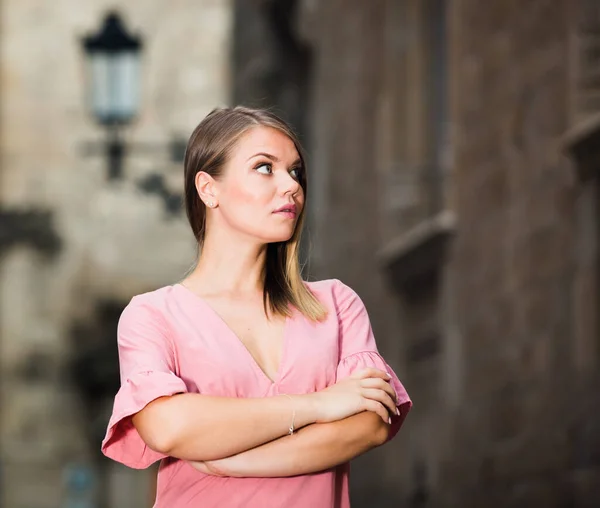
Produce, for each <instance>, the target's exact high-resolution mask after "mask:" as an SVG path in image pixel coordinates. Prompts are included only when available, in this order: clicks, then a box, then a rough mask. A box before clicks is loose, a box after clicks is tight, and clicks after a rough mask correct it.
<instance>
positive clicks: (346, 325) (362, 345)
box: [335, 281, 412, 439]
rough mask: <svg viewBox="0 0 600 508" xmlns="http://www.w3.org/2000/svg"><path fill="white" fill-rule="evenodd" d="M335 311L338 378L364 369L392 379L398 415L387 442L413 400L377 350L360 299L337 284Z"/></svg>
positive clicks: (403, 418) (393, 421) (404, 417)
mask: <svg viewBox="0 0 600 508" xmlns="http://www.w3.org/2000/svg"><path fill="white" fill-rule="evenodd" d="M336 283H337V288H336V292H335V295H336V308H337V316H338V322H339V341H340V348H339V349H340V361H339V364H338V367H337V379H343V378H345V377H348V376H350V375H352V374H353V373H354V372H356V371H359V370H361V369H364V368H367V367H374V368H377V369H380V370H384V371H386V372H387V373H388V374H390V376H391V380H390V383H391V385H392V387H393V388H394V390H395V391H396V394H397V396H398V409H399V411H400V415H399V416H392V426H391V429H390V436H389V439H392V438H393V437H394V436H395V435H396V434H397V433H398V431H399V430H400V427H401V426H402V424H403V423H404V420H405V419H406V416H407V415H408V412H409V411H410V409H411V407H412V401H411V400H410V397H409V396H408V393H407V392H406V390H405V388H404V386H403V385H402V383H401V382H400V379H399V378H398V376H397V375H396V373H395V372H394V371H393V370H392V368H391V367H390V366H389V365H388V364H387V363H386V361H385V360H384V359H383V357H382V356H381V355H380V354H379V352H378V350H377V344H376V343H375V337H374V336H373V330H372V328H371V322H370V320H369V315H368V313H367V309H366V308H365V306H364V304H363V302H362V300H361V299H360V297H359V296H358V295H357V294H356V292H354V291H353V290H352V289H351V288H349V287H348V286H346V285H344V284H343V283H341V282H339V281H336Z"/></svg>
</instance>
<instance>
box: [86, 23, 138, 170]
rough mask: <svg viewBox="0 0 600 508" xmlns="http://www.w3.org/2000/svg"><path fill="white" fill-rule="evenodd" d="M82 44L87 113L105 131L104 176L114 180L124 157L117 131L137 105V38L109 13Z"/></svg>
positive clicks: (130, 119)
mask: <svg viewBox="0 0 600 508" xmlns="http://www.w3.org/2000/svg"><path fill="white" fill-rule="evenodd" d="M82 43H83V48H84V51H85V54H86V57H87V65H86V67H87V79H88V90H89V91H88V100H89V102H90V107H91V112H92V114H93V115H94V117H95V118H96V120H97V121H98V122H99V123H100V124H101V125H103V126H105V127H106V129H107V131H108V140H107V143H106V151H107V156H108V176H109V179H118V178H121V176H122V174H123V158H124V156H125V145H124V143H123V140H122V138H121V129H122V127H124V126H126V125H128V124H130V123H131V122H132V120H133V119H134V118H135V117H136V116H137V114H138V110H139V105H140V53H141V49H142V42H141V38H140V37H139V36H133V35H131V34H129V33H127V31H126V29H125V27H124V25H123V22H122V21H121V18H120V16H119V15H118V14H117V13H116V12H110V13H108V15H107V16H106V18H105V19H104V24H103V25H102V27H101V28H100V30H99V32H98V33H97V34H93V35H89V36H87V37H84V38H83V41H82Z"/></svg>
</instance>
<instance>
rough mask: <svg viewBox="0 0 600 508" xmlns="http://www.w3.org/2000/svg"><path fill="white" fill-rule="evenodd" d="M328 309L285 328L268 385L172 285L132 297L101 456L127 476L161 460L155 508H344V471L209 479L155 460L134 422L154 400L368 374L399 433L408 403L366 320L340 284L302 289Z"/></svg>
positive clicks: (210, 316)
mask: <svg viewBox="0 0 600 508" xmlns="http://www.w3.org/2000/svg"><path fill="white" fill-rule="evenodd" d="M307 284H308V286H309V288H310V289H311V291H312V292H313V293H314V294H315V295H316V296H317V297H318V298H319V300H320V301H321V302H323V303H324V304H325V305H326V306H327V307H328V308H329V309H330V312H329V315H328V317H327V319H326V320H325V321H323V322H321V323H318V324H315V323H312V322H310V321H308V320H307V319H305V318H304V317H303V316H302V315H301V314H300V313H298V312H295V313H294V315H293V316H292V317H291V318H290V319H288V320H287V322H286V326H285V331H284V346H283V355H282V361H281V365H280V367H279V372H278V375H277V378H276V379H275V382H272V381H271V380H270V379H268V378H267V376H266V375H265V374H264V373H263V372H262V370H261V369H260V367H259V366H258V365H257V364H256V362H255V361H254V359H253V358H252V357H251V356H250V354H249V352H248V351H247V350H246V348H245V347H244V345H243V344H242V343H241V342H240V341H239V339H238V338H237V337H236V336H235V335H234V334H233V332H232V331H231V330H230V329H229V328H228V327H227V325H226V324H225V323H224V322H223V320H222V319H221V318H220V317H219V316H218V315H217V314H216V313H215V312H214V311H213V310H212V308H211V307H210V306H209V305H208V303H206V302H205V301H204V300H202V299H201V298H200V297H198V296H196V295H195V294H193V293H192V292H190V291H189V290H188V289H186V288H185V287H184V286H181V285H180V284H176V285H174V286H167V287H164V288H161V289H158V290H156V291H153V292H151V293H146V294H143V295H139V296H136V297H134V298H133V299H132V301H131V303H130V304H129V305H128V306H127V308H126V309H125V310H124V311H123V314H122V316H121V319H120V321H119V327H118V347H119V359H120V366H121V389H120V390H119V392H118V393H117V395H116V398H115V403H114V409H113V414H112V417H111V419H110V422H109V424H108V430H107V433H106V437H105V439H104V441H103V443H102V451H103V453H104V454H105V455H106V456H107V457H110V458H112V459H114V460H116V461H118V462H121V463H123V464H125V465H127V466H129V467H132V468H137V469H141V468H146V467H148V466H149V465H150V464H152V463H154V462H156V461H157V460H159V459H162V462H161V466H160V469H159V473H158V485H157V498H156V504H155V505H154V507H155V508H192V507H194V508H195V507H197V508H238V507H239V508H281V507H286V508H306V507H311V508H348V507H349V506H350V501H349V496H348V467H347V464H346V465H342V466H339V467H337V468H334V469H331V470H328V471H324V472H322V473H318V474H311V475H305V476H296V477H291V478H222V477H213V476H207V475H204V474H203V473H201V472H199V471H197V470H195V469H194V468H193V467H191V466H190V465H189V464H187V463H186V462H184V461H181V460H177V459H174V458H171V457H165V456H164V455H162V454H160V453H157V452H155V451H153V450H151V449H150V448H148V446H146V444H145V443H144V441H142V439H141V437H140V436H139V434H138V433H137V431H136V430H135V428H134V427H133V425H132V423H131V416H132V415H134V414H135V413H137V412H138V411H140V410H141V409H142V408H143V407H144V406H145V405H147V404H148V403H149V402H151V401H152V400H154V399H156V398H158V397H161V396H169V395H173V394H175V393H181V392H195V393H201V394H207V395H213V396H223V397H268V396H274V395H277V394H279V393H290V394H303V393H311V392H314V391H318V390H322V389H323V388H326V387H327V386H330V385H332V384H334V383H335V382H336V380H337V379H342V378H343V377H345V376H348V375H350V374H352V373H353V372H355V371H356V370H358V369H361V368H364V367H367V366H372V367H377V368H379V369H384V370H387V371H388V372H389V373H390V374H391V375H392V384H393V386H394V388H395V389H396V392H397V394H398V406H399V409H400V411H401V415H400V416H398V417H395V418H394V421H393V425H392V430H391V432H390V439H391V438H392V437H394V435H395V434H396V433H397V432H398V429H399V428H400V426H401V425H402V422H403V421H404V419H405V417H406V415H407V413H408V411H409V410H410V407H411V401H410V399H409V397H408V394H407V393H406V390H405V389H404V387H403V386H402V384H401V383H400V381H399V380H398V378H397V377H396V375H395V374H394V373H393V371H392V370H391V369H390V367H389V366H388V365H387V364H386V363H385V361H384V360H383V358H382V357H381V356H380V355H379V353H378V352H377V347H376V344H375V339H374V337H373V333H372V331H371V325H370V322H369V318H368V315H367V311H366V309H365V307H364V305H363V303H362V302H361V300H360V298H359V297H358V296H357V294H356V293H355V292H354V291H353V290H352V289H350V288H349V287H348V286H345V285H344V284H342V283H341V282H340V281H338V280H327V281H321V282H313V283H307Z"/></svg>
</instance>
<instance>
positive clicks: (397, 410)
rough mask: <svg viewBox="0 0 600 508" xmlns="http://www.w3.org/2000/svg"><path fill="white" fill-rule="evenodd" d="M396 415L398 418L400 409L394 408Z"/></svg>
mask: <svg viewBox="0 0 600 508" xmlns="http://www.w3.org/2000/svg"><path fill="white" fill-rule="evenodd" d="M396 414H397V415H398V416H400V409H398V408H396Z"/></svg>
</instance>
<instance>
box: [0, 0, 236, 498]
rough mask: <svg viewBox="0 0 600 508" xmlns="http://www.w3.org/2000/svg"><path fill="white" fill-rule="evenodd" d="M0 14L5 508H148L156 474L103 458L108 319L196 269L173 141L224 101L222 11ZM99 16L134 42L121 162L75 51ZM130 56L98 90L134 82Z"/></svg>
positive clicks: (39, 4) (207, 2) (10, 5)
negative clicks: (117, 75)
mask: <svg viewBox="0 0 600 508" xmlns="http://www.w3.org/2000/svg"><path fill="white" fill-rule="evenodd" d="M115 8H116V12H115V13H114V14H115V15H114V16H111V17H109V18H108V19H107V18H106V16H107V15H108V14H109V11H110V10H113V9H115ZM1 9H2V10H1V16H0V20H1V21H0V22H1V30H0V47H1V48H2V57H1V60H0V65H1V71H2V85H1V88H0V94H1V107H2V109H1V122H2V124H1V125H2V126H1V131H0V157H1V161H2V162H1V171H0V182H1V183H0V220H1V227H0V245H1V253H2V258H1V263H0V316H1V317H0V319H1V325H0V337H1V341H0V343H1V355H0V358H1V360H0V361H1V369H0V386H1V394H2V395H1V410H2V412H1V414H2V421H1V423H2V424H1V434H0V450H1V455H0V491H1V506H2V507H6V508H19V507H30V508H57V507H59V506H73V507H74V506H81V507H83V506H96V507H102V508H105V507H107V506H114V507H116V506H119V507H127V508H136V507H140V508H141V507H147V506H150V505H151V500H150V496H151V491H152V485H151V482H152V480H151V478H152V476H153V475H154V474H155V471H152V472H150V473H149V472H135V471H132V470H128V469H126V468H121V467H119V466H118V465H117V464H115V463H112V462H111V461H108V459H104V458H102V457H100V453H99V446H100V440H101V438H102V435H103V433H104V431H105V429H106V423H107V418H108V415H109V413H110V409H111V407H110V406H111V404H112V398H113V396H114V394H115V393H116V390H117V388H118V384H119V380H118V364H117V357H116V348H115V337H116V335H115V331H116V321H117V319H118V317H119V314H120V312H121V310H122V308H123V307H124V306H125V305H126V304H127V303H128V301H129V299H130V298H131V296H132V295H134V294H136V293H140V292H144V291H148V290H152V289H155V288H157V287H160V286H163V285H166V284H170V283H173V282H175V281H177V280H178V279H180V278H182V277H183V275H184V274H185V272H186V270H187V269H188V268H189V267H190V266H191V265H192V263H193V262H194V258H195V246H194V239H193V236H192V235H191V232H190V231H189V228H188V226H187V224H186V222H185V220H184V217H183V214H182V213H181V211H180V209H179V208H180V207H179V203H180V198H181V189H182V187H183V174H182V173H183V172H182V170H181V140H183V141H184V142H186V141H187V136H189V134H190V132H191V131H192V129H193V128H194V127H195V126H196V124H197V123H198V121H199V120H200V119H201V118H202V117H203V116H204V115H205V114H206V113H208V111H210V109H212V108H213V107H214V106H215V105H222V104H225V103H227V102H228V99H229V92H228V91H229V64H228V57H229V41H230V30H231V7H230V5H229V2H228V1H227V0H203V1H200V2H198V1H193V0H184V1H179V2H177V3H175V4H174V3H169V2H164V1H150V2H148V1H146V2H129V3H127V2H108V1H104V0H93V1H92V0H88V1H85V2H80V1H75V0H66V1H63V2H59V3H56V2H46V1H42V0H38V1H36V0H27V1H21V0H20V1H10V0H6V1H2V2H1ZM105 21H108V22H109V23H108V25H107V26H104V28H107V30H108V37H109V39H110V41H109V42H110V44H113V45H114V44H118V43H119V41H118V40H117V41H116V42H115V37H116V39H119V37H122V38H123V39H127V38H126V37H124V36H123V34H122V33H121V32H119V30H121V29H122V30H123V31H124V32H125V34H126V35H127V37H129V38H130V41H129V42H130V43H131V45H132V46H135V44H137V43H140V44H141V61H140V63H139V70H140V76H139V81H140V82H141V88H140V92H139V93H133V96H131V95H132V94H131V93H130V94H129V95H127V94H125V96H127V97H129V99H127V100H125V102H123V103H122V104H120V107H121V108H130V111H128V112H126V113H127V114H131V116H132V119H134V120H135V121H134V122H133V123H132V125H131V126H129V127H128V126H124V127H122V128H121V131H122V132H121V136H122V140H123V141H124V144H121V145H119V144H117V149H116V152H118V151H119V149H121V150H124V151H125V153H124V157H123V158H122V160H121V162H122V167H121V168H120V169H119V167H118V162H119V160H120V159H121V157H120V154H119V153H115V151H114V150H115V149H114V144H113V146H112V147H107V144H106V143H107V139H108V136H109V133H108V132H107V126H106V125H100V122H103V123H104V124H109V123H111V122H112V120H111V119H110V118H100V117H99V114H100V113H102V112H101V111H99V110H98V108H99V107H100V109H101V106H102V104H99V103H98V101H100V103H102V101H103V100H105V99H106V97H104V98H103V96H98V95H97V92H98V90H96V91H95V92H93V93H92V92H91V90H92V89H93V87H94V83H91V82H90V81H91V79H95V78H97V77H98V76H95V77H93V76H92V75H90V74H88V70H89V69H88V67H89V63H88V62H87V60H88V58H89V55H87V54H86V52H85V50H84V44H83V43H84V39H86V38H87V39H88V41H89V40H90V38H92V39H93V37H94V36H97V35H101V34H99V31H100V30H101V29H102V28H103V23H104V22H105ZM119 25H120V26H119ZM105 35H106V34H105ZM111 41H112V42H111ZM131 41H134V42H135V44H134V43H133V42H131ZM125 42H127V40H126V41H125ZM110 44H109V46H110ZM112 49H114V48H112ZM112 49H110V48H109V51H112ZM109 56H110V55H109ZM130 63H131V62H129V61H121V62H120V63H119V64H118V65H123V66H125V67H126V69H125V74H124V75H123V76H122V79H121V80H120V81H118V82H115V83H112V85H111V86H123V87H125V88H127V86H128V85H134V84H135V83H134V81H136V75H135V69H133V68H130V67H129V64H130ZM93 65H94V66H96V67H95V70H96V71H99V72H100V73H102V72H104V73H106V72H108V71H109V69H108V67H106V65H109V64H107V62H106V61H96V62H95V63H94V64H93ZM130 71H131V72H130ZM105 78H106V79H109V78H110V76H109V75H108V74H105ZM97 85H98V83H96V86H97ZM122 91H123V90H121V92H122ZM121 92H119V93H121ZM94 94H96V95H94ZM90 95H94V97H90ZM100 95H101V94H100ZM120 97H121V96H120ZM92 103H94V105H95V108H96V109H95V110H94V111H92V110H91V106H92ZM105 106H106V105H105ZM136 110H137V111H136ZM100 116H102V115H101V114H100ZM117 123H119V121H117ZM111 132H112V135H114V134H115V132H114V130H111ZM113 141H114V140H113ZM109 150H113V152H111V153H112V162H111V163H110V164H109V163H108V156H109V153H108V151H109ZM84 501H85V502H89V503H91V504H89V503H88V504H84ZM76 502H80V503H81V504H76Z"/></svg>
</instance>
